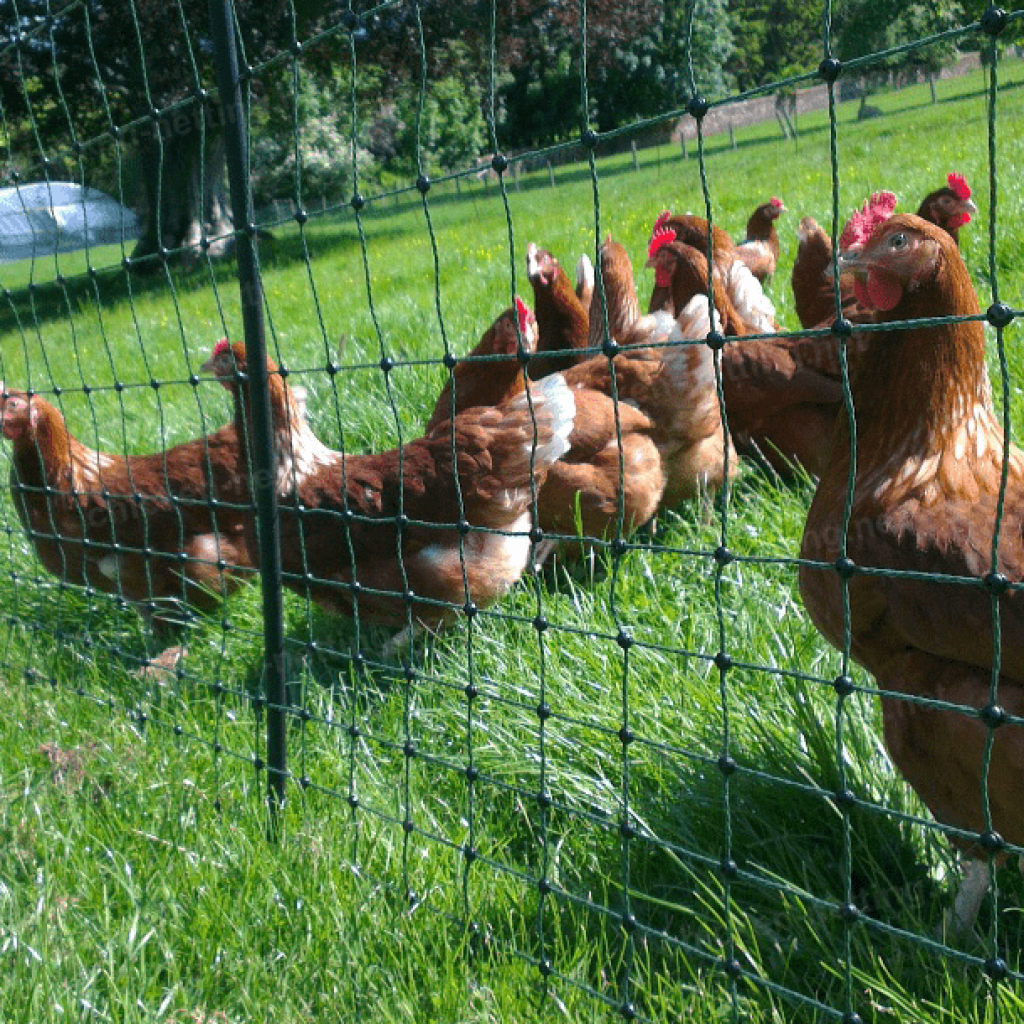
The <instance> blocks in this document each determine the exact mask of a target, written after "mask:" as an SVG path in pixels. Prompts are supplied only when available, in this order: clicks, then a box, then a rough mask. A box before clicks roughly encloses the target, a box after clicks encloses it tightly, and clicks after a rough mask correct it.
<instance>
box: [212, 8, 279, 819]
mask: <svg viewBox="0 0 1024 1024" xmlns="http://www.w3.org/2000/svg"><path fill="white" fill-rule="evenodd" d="M209 5H210V32H211V35H212V36H213V43H214V48H215V59H216V64H217V82H218V85H219V87H220V98H221V105H222V108H223V111H224V118H223V131H224V142H225V150H226V154H227V164H228V184H229V186H230V190H231V206H232V211H233V219H234V225H235V253H236V257H237V260H238V286H239V290H240V292H241V301H242V325H243V328H244V331H245V354H246V361H247V363H248V367H249V388H250V391H251V397H252V422H250V423H249V445H250V449H249V450H250V452H251V456H252V462H251V469H252V472H251V473H250V483H251V488H252V497H253V499H254V501H255V505H256V518H257V523H258V525H259V539H260V552H259V566H260V578H261V580H262V584H263V646H264V650H263V657H264V686H265V691H264V692H265V695H266V701H267V785H268V795H269V805H270V834H271V838H276V837H277V831H278V812H279V810H280V808H281V806H282V805H283V803H284V799H285V784H286V781H287V745H286V735H285V727H286V719H287V716H286V709H285V700H286V696H285V679H284V617H283V607H282V593H281V549H280V537H279V534H278V527H277V495H276V493H275V490H274V482H275V480H276V474H275V473H274V472H273V466H274V437H273V430H272V424H271V418H270V396H269V393H268V391H267V345H266V336H265V334H264V330H263V286H262V283H261V281H260V272H259V265H258V263H257V260H256V248H255V238H256V223H255V217H254V214H253V204H252V191H251V189H250V187H249V159H248V138H247V136H246V119H245V108H244V106H243V103H242V90H241V86H240V84H239V82H240V80H239V75H238V51H237V48H236V46H235V32H234V20H233V16H232V9H231V7H232V5H231V0H209Z"/></svg>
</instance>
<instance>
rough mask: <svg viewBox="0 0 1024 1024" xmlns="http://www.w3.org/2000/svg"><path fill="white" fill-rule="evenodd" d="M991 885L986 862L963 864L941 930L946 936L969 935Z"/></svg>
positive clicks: (971, 860)
mask: <svg viewBox="0 0 1024 1024" xmlns="http://www.w3.org/2000/svg"><path fill="white" fill-rule="evenodd" d="M991 884H992V875H991V873H990V872H989V869H988V861H984V860H975V859H973V858H972V859H970V860H967V862H966V863H965V864H964V877H963V879H962V880H961V882H960V888H959V889H957V893H956V898H955V899H954V900H953V906H951V907H950V908H949V910H948V911H946V916H945V918H944V919H943V929H944V931H945V933H946V934H947V935H953V936H955V937H957V938H964V937H965V936H967V935H970V933H971V929H972V928H973V927H974V922H975V921H976V920H977V918H978V911H979V910H981V904H982V901H983V900H984V899H985V896H986V895H987V894H988V890H989V886H990V885H991Z"/></svg>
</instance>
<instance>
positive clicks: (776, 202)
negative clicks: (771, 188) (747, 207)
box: [761, 196, 786, 220]
mask: <svg viewBox="0 0 1024 1024" xmlns="http://www.w3.org/2000/svg"><path fill="white" fill-rule="evenodd" d="M761 211H762V212H763V213H764V215H765V216H766V217H767V218H768V219H769V220H778V218H779V217H780V216H781V215H782V214H783V213H785V212H786V204H785V203H784V202H783V201H782V200H781V199H779V197H778V196H772V197H771V199H769V200H768V202H767V203H764V204H762V206H761Z"/></svg>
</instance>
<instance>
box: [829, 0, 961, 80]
mask: <svg viewBox="0 0 1024 1024" xmlns="http://www.w3.org/2000/svg"><path fill="white" fill-rule="evenodd" d="M833 15H834V21H833V29H834V33H833V38H834V41H835V50H836V54H837V56H838V57H839V58H840V59H841V60H850V59H851V58H853V57H863V56H866V55H868V54H873V53H881V52H883V51H886V50H889V49H892V48H893V47H896V46H899V45H902V44H905V43H908V42H912V41H914V40H921V39H926V38H927V37H929V36H931V35H935V34H939V33H942V32H945V31H947V30H949V29H951V28H954V27H955V26H956V25H957V24H959V23H960V22H961V21H963V20H964V9H963V5H962V4H961V3H959V2H958V0H932V2H928V3H909V4H908V3H905V2H903V0H838V2H837V3H836V4H835V6H834V8H833ZM955 53H956V47H955V44H954V43H953V42H952V41H950V40H942V41H939V42H935V43H932V44H930V45H929V46H926V47H921V48H917V49H913V50H908V51H905V52H902V53H898V54H893V55H890V56H887V57H883V58H880V59H879V60H878V62H877V63H876V64H875V65H873V68H872V72H871V73H869V74H867V75H866V76H865V82H866V85H867V89H866V91H865V95H866V92H867V91H869V90H870V89H871V88H872V86H873V85H874V84H875V83H877V82H878V81H879V80H881V79H884V78H888V77H889V76H890V75H891V74H892V73H893V72H894V71H895V72H908V71H909V72H911V73H914V74H916V73H917V72H924V73H925V74H929V75H931V74H937V73H938V71H939V70H940V69H941V68H942V67H943V66H944V65H945V64H948V63H949V62H950V60H952V58H953V57H954V55H955Z"/></svg>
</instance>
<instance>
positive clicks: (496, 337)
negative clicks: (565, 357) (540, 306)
mask: <svg viewBox="0 0 1024 1024" xmlns="http://www.w3.org/2000/svg"><path fill="white" fill-rule="evenodd" d="M520 339H522V346H523V351H524V352H536V351H537V318H536V316H534V314H533V310H532V309H530V307H529V306H527V304H526V303H525V302H523V300H522V299H521V298H519V296H518V295H517V296H516V302H515V305H514V306H511V307H509V308H508V309H506V310H505V312H504V313H502V314H501V315H500V316H499V317H498V318H497V319H496V320H495V321H494V323H493V324H491V326H490V328H489V330H488V331H487V333H486V334H485V335H484V337H483V339H482V344H481V345H480V346H479V348H478V350H477V354H478V355H486V354H488V353H490V354H494V355H515V354H516V353H517V352H518V351H519V344H520Z"/></svg>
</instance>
